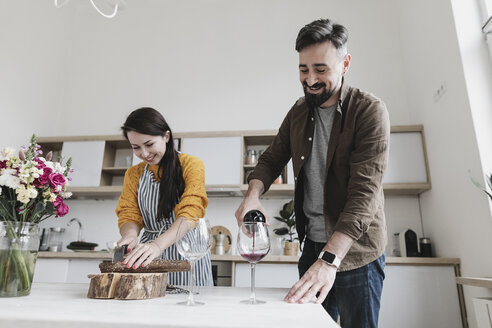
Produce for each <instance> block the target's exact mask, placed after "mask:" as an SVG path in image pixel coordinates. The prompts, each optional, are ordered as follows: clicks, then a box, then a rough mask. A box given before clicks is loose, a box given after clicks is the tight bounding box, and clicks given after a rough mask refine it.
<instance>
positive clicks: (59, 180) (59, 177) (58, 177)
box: [49, 173, 66, 188]
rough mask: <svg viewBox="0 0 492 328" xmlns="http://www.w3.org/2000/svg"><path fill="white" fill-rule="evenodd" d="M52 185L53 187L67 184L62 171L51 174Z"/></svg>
mask: <svg viewBox="0 0 492 328" xmlns="http://www.w3.org/2000/svg"><path fill="white" fill-rule="evenodd" d="M49 179H50V185H51V187H52V188H56V187H58V186H63V185H65V182H66V180H65V177H64V176H63V174H60V173H52V174H50V175H49Z"/></svg>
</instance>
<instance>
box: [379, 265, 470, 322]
mask: <svg viewBox="0 0 492 328" xmlns="http://www.w3.org/2000/svg"><path fill="white" fill-rule="evenodd" d="M385 274H386V278H385V280H384V285H383V295H382V298H381V312H380V315H379V327H381V328H393V327H398V328H415V327H432V328H462V327H463V326H462V322H461V314H460V304H459V298H458V289H457V285H456V277H455V273H454V267H453V266H413V265H412V266H403V265H389V266H386V269H385Z"/></svg>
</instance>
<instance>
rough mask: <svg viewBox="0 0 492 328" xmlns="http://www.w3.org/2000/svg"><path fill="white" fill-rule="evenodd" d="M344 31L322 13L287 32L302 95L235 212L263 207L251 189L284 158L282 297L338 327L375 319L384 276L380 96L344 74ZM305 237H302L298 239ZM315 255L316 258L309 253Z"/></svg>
mask: <svg viewBox="0 0 492 328" xmlns="http://www.w3.org/2000/svg"><path fill="white" fill-rule="evenodd" d="M347 38H348V34H347V30H346V28H345V27H343V26H342V25H339V24H335V23H333V22H332V21H330V20H328V19H320V20H317V21H314V22H312V23H310V24H308V25H306V26H305V27H303V28H302V29H301V30H300V32H299V35H298V36H297V40H296V50H297V51H298V53H299V77H300V81H301V84H302V86H303V89H304V94H305V97H302V98H300V99H299V100H298V101H297V102H296V103H295V104H294V106H293V107H292V108H291V110H290V111H289V112H288V114H287V116H286V117H285V119H284V121H283V122H282V125H281V126H280V129H279V132H278V134H277V136H276V137H275V139H274V141H273V142H272V144H271V145H270V147H269V148H268V149H267V150H266V151H265V152H264V153H263V155H262V156H261V157H260V159H259V162H258V164H257V166H256V168H255V170H254V172H253V173H251V174H250V176H249V177H248V182H249V188H248V192H247V194H246V196H245V198H244V200H243V202H242V203H241V205H240V206H239V208H238V209H237V211H236V218H237V221H238V224H241V222H242V218H243V217H244V214H245V213H246V212H247V211H249V210H251V209H258V210H260V211H262V212H263V213H265V210H264V208H263V206H262V205H261V203H260V201H259V197H260V195H261V194H263V193H264V192H265V191H267V190H268V188H269V187H270V185H271V183H272V182H273V181H274V180H275V178H276V177H278V176H279V174H280V172H281V170H282V168H283V167H284V166H285V165H286V164H287V162H288V161H289V160H290V159H291V158H292V162H293V168H294V177H295V198H294V199H295V213H296V228H297V233H298V235H299V240H300V241H301V243H302V242H303V241H304V246H303V251H302V255H301V257H300V259H299V264H298V267H299V275H300V277H301V278H300V280H299V281H298V282H297V283H296V284H294V286H293V287H292V288H291V289H290V291H289V293H288V294H287V295H286V296H285V300H286V301H288V302H290V303H294V302H297V303H306V302H309V301H310V300H312V299H313V298H314V297H315V296H316V295H317V299H316V302H317V303H321V302H322V303H323V306H324V308H325V309H326V310H327V311H328V313H329V314H330V315H331V316H332V318H333V319H334V320H337V319H338V315H340V322H341V325H342V327H344V328H346V327H357V328H363V327H377V322H378V316H379V306H380V298H381V292H382V287H383V279H384V271H383V270H384V266H385V255H384V249H385V246H386V241H387V236H386V222H385V217H384V212H383V209H384V195H383V188H382V180H383V173H384V171H385V168H386V163H387V158H388V150H389V134H390V124H389V118H388V112H387V110H386V107H385V105H384V103H383V102H382V101H381V100H380V99H378V98H376V97H375V96H373V95H372V94H370V93H367V92H364V91H361V90H359V89H356V88H353V87H351V86H349V85H348V84H347V83H346V82H345V81H344V75H345V74H346V72H347V70H348V68H349V66H350V61H351V56H350V54H348V53H347ZM305 237H306V239H304V238H305ZM318 256H319V257H320V258H318Z"/></svg>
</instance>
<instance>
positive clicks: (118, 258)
mask: <svg viewBox="0 0 492 328" xmlns="http://www.w3.org/2000/svg"><path fill="white" fill-rule="evenodd" d="M127 252H128V245H122V246H120V247H116V248H115V250H114V253H113V263H115V262H123V259H124V257H125V254H126V253H127Z"/></svg>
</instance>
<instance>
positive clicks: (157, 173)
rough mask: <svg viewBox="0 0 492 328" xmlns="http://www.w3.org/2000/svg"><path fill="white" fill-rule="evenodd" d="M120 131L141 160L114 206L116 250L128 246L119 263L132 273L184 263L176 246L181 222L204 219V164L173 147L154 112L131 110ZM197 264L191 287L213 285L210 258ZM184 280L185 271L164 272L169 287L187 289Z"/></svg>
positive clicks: (164, 125) (165, 126) (128, 175)
mask: <svg viewBox="0 0 492 328" xmlns="http://www.w3.org/2000/svg"><path fill="white" fill-rule="evenodd" d="M121 129H122V130H123V134H124V136H125V138H126V139H127V140H128V141H129V142H130V144H131V146H132V148H133V152H134V154H135V155H136V156H137V157H138V158H140V159H141V160H143V162H141V163H140V164H138V165H134V166H132V167H130V168H129V169H128V170H127V171H126V173H125V180H124V182H123V191H122V192H121V196H120V199H119V201H118V206H117V208H116V215H117V216H118V227H119V229H120V234H121V239H120V240H119V241H118V247H119V246H122V245H128V249H129V254H128V255H127V257H126V258H125V260H124V261H123V263H124V264H126V266H127V267H128V268H129V267H133V268H134V269H135V268H138V267H139V266H142V267H144V266H146V265H148V264H149V263H150V262H151V261H152V260H153V259H156V258H162V259H165V260H184V258H183V257H182V256H181V255H180V254H179V253H178V251H177V249H176V245H175V244H174V242H175V240H176V233H177V230H178V227H179V223H180V221H181V220H182V219H183V218H199V217H203V216H204V215H205V207H207V205H208V199H207V194H206V192H205V169H204V166H203V162H202V161H201V160H200V159H198V158H196V157H194V156H191V155H188V154H184V153H178V152H177V151H176V150H175V149H174V141H173V134H172V132H171V129H170V128H169V125H168V124H167V123H166V121H165V120H164V117H162V115H161V114H160V113H159V112H158V111H156V110H155V109H153V108H148V107H144V108H140V109H137V110H135V111H133V112H132V113H131V114H130V115H129V116H128V118H127V119H126V122H125V123H124V124H123V126H122V127H121ZM142 228H144V232H143V234H142V237H141V239H140V243H138V235H139V233H140V230H141V229H142ZM195 265H196V266H195V268H196V275H195V282H194V283H195V284H196V285H201V286H211V285H213V280H212V266H211V263H210V254H207V255H206V256H204V257H203V258H202V259H200V260H198V261H197V262H196V264H195ZM188 279H189V278H188V273H187V272H170V273H169V274H168V283H170V284H173V285H188V283H189V282H188Z"/></svg>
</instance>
